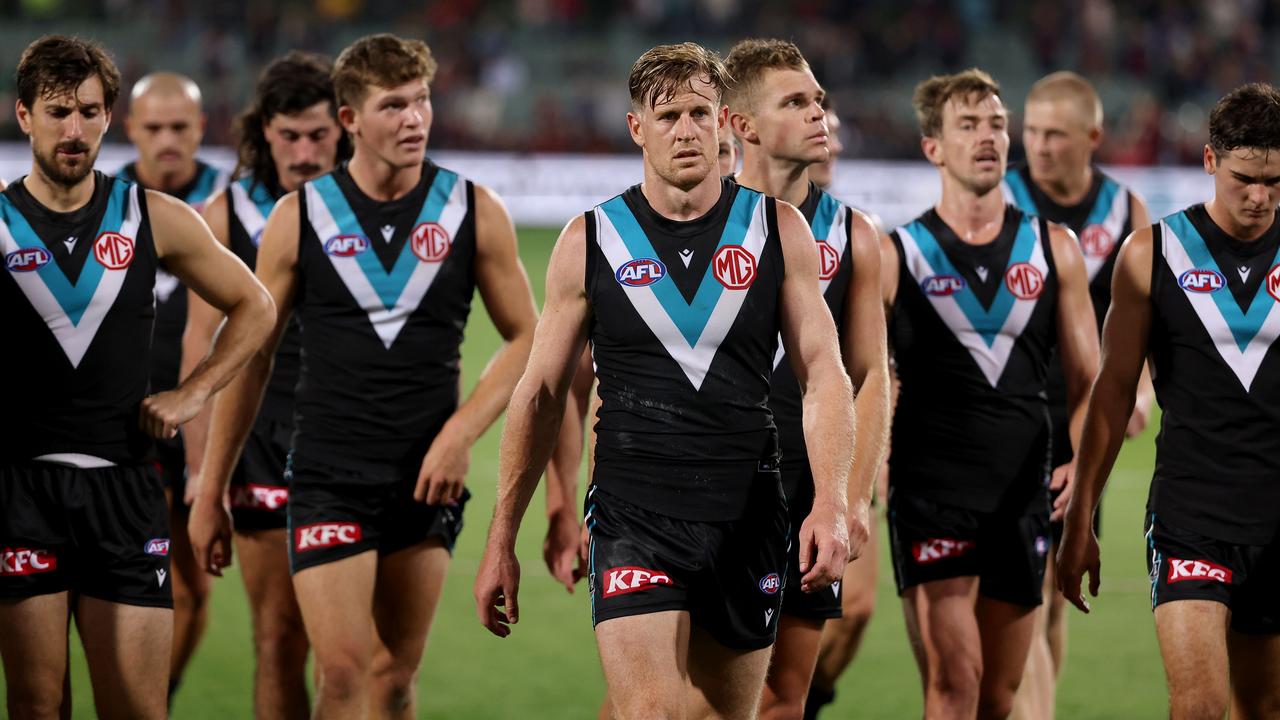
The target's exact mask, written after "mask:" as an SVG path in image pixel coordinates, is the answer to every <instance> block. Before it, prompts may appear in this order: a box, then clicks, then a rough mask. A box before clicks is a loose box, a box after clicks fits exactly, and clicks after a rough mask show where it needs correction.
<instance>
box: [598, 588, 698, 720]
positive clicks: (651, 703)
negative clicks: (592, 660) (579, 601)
mask: <svg viewBox="0 0 1280 720" xmlns="http://www.w3.org/2000/svg"><path fill="white" fill-rule="evenodd" d="M690 627H691V625H690V622H689V613H688V612H685V611H680V610H667V611H661V612H653V613H645V614H641V615H625V616H622V617H615V618H610V619H608V620H602V621H600V622H598V623H597V624H596V627H595V632H596V647H597V648H598V649H599V651H600V663H601V665H602V666H603V668H604V677H605V682H606V683H608V686H609V700H610V701H611V702H612V704H613V712H614V717H615V718H617V719H618V720H631V718H649V717H653V718H667V717H670V718H678V717H683V707H684V703H685V688H686V685H687V682H688V680H687V679H688V675H689V671H688V660H689V634H690ZM646 707H647V708H648V713H646V710H645V708H646Z"/></svg>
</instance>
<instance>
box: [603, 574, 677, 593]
mask: <svg viewBox="0 0 1280 720" xmlns="http://www.w3.org/2000/svg"><path fill="white" fill-rule="evenodd" d="M656 585H675V583H674V582H672V581H671V577H670V576H669V575H667V574H666V573H663V572H658V571H657V570H648V569H646V568H641V567H619V568H613V569H612V570H610V571H609V572H608V573H606V574H605V579H604V596H605V597H607V598H609V597H613V596H614V595H625V594H627V593H632V592H638V591H640V590H648V589H649V588H651V587H654V586H656Z"/></svg>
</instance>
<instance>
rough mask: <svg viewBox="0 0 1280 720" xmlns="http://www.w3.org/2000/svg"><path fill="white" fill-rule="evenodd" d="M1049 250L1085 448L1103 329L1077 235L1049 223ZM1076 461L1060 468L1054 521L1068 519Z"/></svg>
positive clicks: (1074, 438)
mask: <svg viewBox="0 0 1280 720" xmlns="http://www.w3.org/2000/svg"><path fill="white" fill-rule="evenodd" d="M1049 247H1050V249H1051V250H1052V252H1053V260H1054V264H1055V265H1056V266H1057V272H1058V315H1057V320H1058V354H1059V356H1060V357H1061V358H1062V373H1063V376H1064V378H1065V379H1066V382H1067V409H1068V410H1069V411H1070V418H1071V420H1070V427H1069V433H1070V435H1071V445H1072V447H1075V448H1079V447H1080V430H1081V428H1082V427H1083V425H1084V414H1085V406H1086V405H1087V404H1088V402H1089V386H1090V385H1091V384H1092V383H1093V378H1094V376H1095V375H1097V374H1098V328H1097V323H1096V321H1095V320H1094V314H1093V299H1092V298H1091V297H1090V295H1089V275H1088V273H1087V271H1086V270H1085V266H1084V255H1082V254H1081V252H1080V243H1079V241H1078V240H1076V236H1075V233H1073V232H1071V230H1069V229H1068V228H1066V227H1063V226H1061V225H1057V224H1050V225H1049ZM1073 465H1074V460H1073V461H1072V462H1070V463H1067V464H1066V465H1063V466H1062V467H1060V468H1054V471H1053V477H1052V479H1051V480H1050V483H1049V487H1050V489H1051V490H1059V489H1061V490H1062V492H1061V493H1060V494H1059V495H1058V498H1057V500H1055V501H1054V503H1053V512H1052V514H1051V516H1050V517H1051V519H1053V520H1057V519H1058V518H1060V517H1062V513H1063V511H1064V510H1065V509H1066V506H1067V502H1068V501H1069V500H1070V499H1071V470H1072V467H1073Z"/></svg>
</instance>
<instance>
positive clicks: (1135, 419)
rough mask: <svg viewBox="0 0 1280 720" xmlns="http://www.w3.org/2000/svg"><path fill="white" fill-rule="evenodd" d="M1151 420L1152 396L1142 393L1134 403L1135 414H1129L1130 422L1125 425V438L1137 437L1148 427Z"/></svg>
mask: <svg viewBox="0 0 1280 720" xmlns="http://www.w3.org/2000/svg"><path fill="white" fill-rule="evenodd" d="M1150 420H1151V396H1150V395H1140V396H1139V397H1138V400H1137V402H1135V403H1134V404H1133V414H1132V415H1130V416H1129V424H1128V425H1126V426H1125V429H1124V436H1125V438H1136V437H1138V436H1139V435H1141V434H1142V431H1143V430H1146V429H1147V423H1148V422H1150Z"/></svg>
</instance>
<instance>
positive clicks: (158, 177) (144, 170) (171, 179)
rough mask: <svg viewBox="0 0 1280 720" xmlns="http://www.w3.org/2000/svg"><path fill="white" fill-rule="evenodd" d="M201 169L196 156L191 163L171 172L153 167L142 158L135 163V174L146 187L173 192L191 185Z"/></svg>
mask: <svg viewBox="0 0 1280 720" xmlns="http://www.w3.org/2000/svg"><path fill="white" fill-rule="evenodd" d="M199 171H200V166H199V164H197V163H196V161H195V159H194V158H192V160H191V163H190V164H188V165H184V166H183V167H182V169H180V170H176V171H174V172H170V173H166V172H162V171H160V170H159V169H158V168H155V167H151V166H150V165H147V164H146V163H144V162H142V160H138V162H136V163H134V165H133V176H134V177H135V178H137V180H138V183H139V184H141V185H142V186H143V187H145V188H148V189H151V190H159V191H160V192H164V193H173V192H176V191H177V190H180V189H182V188H184V187H186V186H187V185H190V184H191V181H192V180H195V179H196V173H197V172H199Z"/></svg>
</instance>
